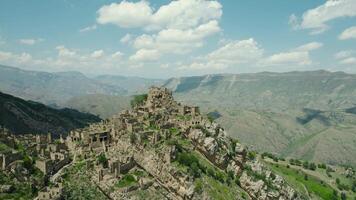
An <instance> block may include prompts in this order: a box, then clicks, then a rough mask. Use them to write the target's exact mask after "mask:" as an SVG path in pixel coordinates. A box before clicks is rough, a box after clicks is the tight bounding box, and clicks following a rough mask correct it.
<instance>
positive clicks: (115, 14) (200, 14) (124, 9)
mask: <svg viewBox="0 0 356 200" xmlns="http://www.w3.org/2000/svg"><path fill="white" fill-rule="evenodd" d="M221 8H222V6H221V4H220V3H219V2H217V1H206V0H180V1H172V2H170V3H169V4H167V5H163V6H161V7H160V8H159V9H158V10H157V11H156V12H154V8H152V7H151V6H150V4H149V2H148V1H144V0H142V1H139V2H128V1H125V0H124V1H122V2H120V3H112V4H110V5H105V6H103V7H101V8H100V9H99V10H98V12H97V13H98V18H97V21H98V23H100V24H115V25H117V26H119V27H122V28H144V29H145V30H160V29H165V28H171V29H189V28H193V27H196V26H198V25H199V24H202V23H206V22H208V21H210V20H213V19H220V17H221V15H222V10H221Z"/></svg>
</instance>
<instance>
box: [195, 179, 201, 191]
mask: <svg viewBox="0 0 356 200" xmlns="http://www.w3.org/2000/svg"><path fill="white" fill-rule="evenodd" d="M194 191H195V192H196V193H198V194H201V193H202V192H203V183H202V182H201V180H198V181H196V182H195V188H194Z"/></svg>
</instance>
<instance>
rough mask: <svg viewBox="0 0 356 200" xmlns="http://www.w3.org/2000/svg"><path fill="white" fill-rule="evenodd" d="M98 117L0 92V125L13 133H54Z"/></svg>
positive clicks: (82, 124) (88, 122)
mask: <svg viewBox="0 0 356 200" xmlns="http://www.w3.org/2000/svg"><path fill="white" fill-rule="evenodd" d="M97 121H100V118H99V117H97V116H95V115H92V114H87V113H81V112H79V111H77V110H73V109H67V108H64V109H54V108H50V107H47V106H45V105H43V104H41V103H37V102H33V101H25V100H22V99H20V98H16V97H14V96H11V95H8V94H4V93H1V92H0V125H1V126H3V127H6V128H8V129H9V130H10V131H11V132H14V133H48V132H51V133H52V134H54V135H57V136H58V135H59V134H62V133H66V132H67V131H69V130H72V129H75V128H80V127H84V126H87V125H88V124H90V123H93V122H97Z"/></svg>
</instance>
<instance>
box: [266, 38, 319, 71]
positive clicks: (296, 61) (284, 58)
mask: <svg viewBox="0 0 356 200" xmlns="http://www.w3.org/2000/svg"><path fill="white" fill-rule="evenodd" d="M322 46H323V44H322V43H320V42H310V43H307V44H304V45H301V46H299V47H297V48H295V49H292V50H290V51H287V52H280V53H277V54H273V55H271V56H269V57H267V58H265V59H264V61H263V62H262V65H294V66H301V65H310V64H312V60H311V58H310V51H313V50H316V49H319V48H321V47H322Z"/></svg>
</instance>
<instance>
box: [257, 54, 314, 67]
mask: <svg viewBox="0 0 356 200" xmlns="http://www.w3.org/2000/svg"><path fill="white" fill-rule="evenodd" d="M311 63H312V62H311V60H310V57H309V52H307V51H294V52H293V51H292V52H282V53H277V54H274V55H272V56H270V57H268V58H267V59H266V60H265V61H264V64H266V65H290V64H293V65H309V64H311Z"/></svg>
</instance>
